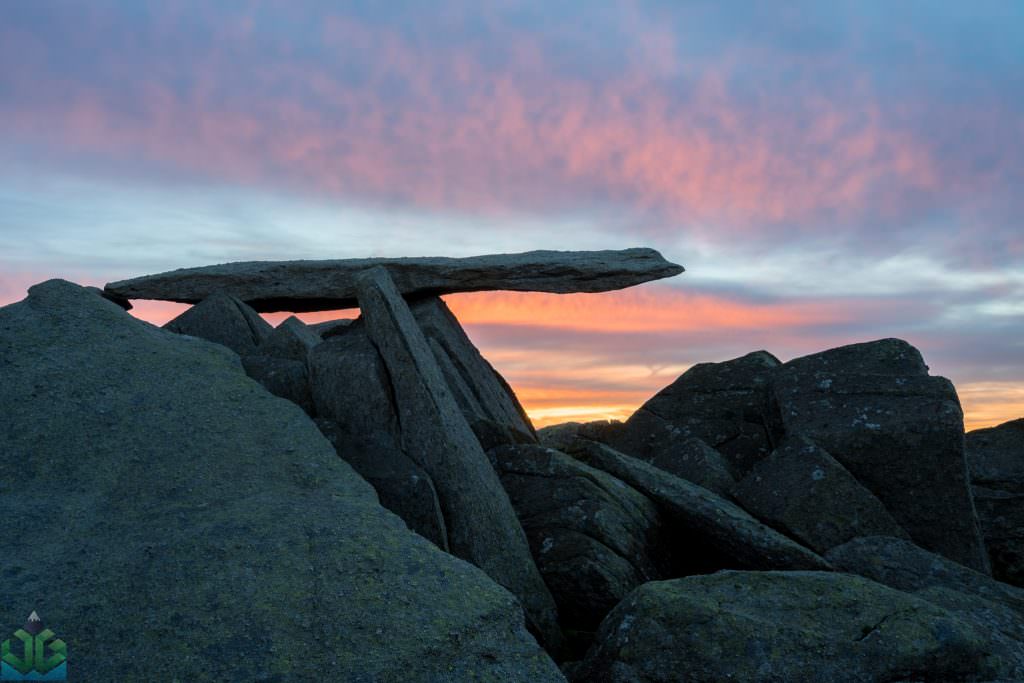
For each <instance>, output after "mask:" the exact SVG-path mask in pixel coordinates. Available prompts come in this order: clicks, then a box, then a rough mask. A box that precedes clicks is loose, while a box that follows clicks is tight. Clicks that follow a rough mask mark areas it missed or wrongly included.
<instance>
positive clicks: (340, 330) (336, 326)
mask: <svg viewBox="0 0 1024 683" xmlns="http://www.w3.org/2000/svg"><path fill="white" fill-rule="evenodd" d="M354 321H355V318H338V319H337V320H325V321H324V322H322V323H313V324H312V325H310V326H309V327H310V329H311V330H313V331H314V332H316V333H317V334H319V335H320V338H321V339H327V338H328V337H333V336H335V335H337V334H345V329H346V328H347V327H348V326H349V325H351V324H352V323H353V322H354Z"/></svg>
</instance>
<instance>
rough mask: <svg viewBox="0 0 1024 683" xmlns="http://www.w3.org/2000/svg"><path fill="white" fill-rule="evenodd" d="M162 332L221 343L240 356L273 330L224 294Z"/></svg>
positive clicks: (173, 321) (220, 293) (184, 316)
mask: <svg viewBox="0 0 1024 683" xmlns="http://www.w3.org/2000/svg"><path fill="white" fill-rule="evenodd" d="M164 329H166V330H170V331H171V332H177V333H178V334H187V335H190V336H193V337H200V338H201V339H206V340H207V341H212V342H216V343H218V344H223V345H224V346H226V347H228V348H229V349H231V350H232V351H234V352H235V353H237V354H238V355H239V356H245V355H248V354H250V353H252V352H253V351H255V350H256V347H257V346H259V345H260V344H261V343H262V342H263V340H264V339H266V338H267V337H268V336H270V334H271V332H273V330H274V328H273V327H271V325H270V323H268V322H267V321H266V320H264V319H263V318H261V317H260V316H259V314H258V313H257V312H256V311H254V310H252V309H251V308H250V307H248V306H246V305H245V304H244V303H242V302H241V301H239V300H238V299H236V298H234V297H232V296H229V295H227V294H224V293H223V292H217V293H213V294H211V295H210V296H209V297H208V298H205V299H203V301H201V302H200V303H198V304H196V305H195V306H193V307H192V308H190V309H188V310H187V311H185V312H184V313H182V314H181V315H179V316H178V317H177V318H175V319H174V320H172V321H170V322H169V323H167V324H166V325H164Z"/></svg>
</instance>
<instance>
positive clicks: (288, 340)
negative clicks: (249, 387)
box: [242, 316, 320, 416]
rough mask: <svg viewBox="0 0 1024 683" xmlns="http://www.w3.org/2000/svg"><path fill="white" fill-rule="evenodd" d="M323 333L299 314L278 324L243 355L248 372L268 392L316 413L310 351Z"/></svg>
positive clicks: (243, 363)
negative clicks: (258, 343)
mask: <svg viewBox="0 0 1024 683" xmlns="http://www.w3.org/2000/svg"><path fill="white" fill-rule="evenodd" d="M319 343H320V336H319V335H318V334H316V333H315V332H313V331H312V330H310V329H309V328H308V327H307V326H306V324H305V323H303V322H302V321H301V320H299V319H298V318H296V317H295V316H291V317H289V318H288V319H287V320H285V321H284V322H282V323H281V324H280V325H278V326H277V327H276V328H275V329H274V330H273V331H272V332H271V333H270V334H269V335H267V336H266V338H264V339H263V340H262V341H261V342H260V345H259V346H257V347H256V348H255V349H254V350H253V351H252V353H251V355H247V356H243V357H242V365H243V367H245V372H246V374H247V375H249V376H250V377H252V378H253V379H254V380H256V381H257V382H259V383H260V384H262V385H263V386H264V388H266V390H267V391H269V392H270V393H272V394H274V395H275V396H280V397H281V398H286V399H288V400H289V401H291V402H292V403H295V404H297V405H298V406H300V407H301V408H302V409H303V410H305V411H306V413H307V414H309V415H311V416H312V415H315V414H316V411H315V408H314V406H313V397H312V395H311V394H310V389H309V370H308V367H307V360H308V358H309V352H310V350H312V348H313V347H314V346H316V345H317V344H319Z"/></svg>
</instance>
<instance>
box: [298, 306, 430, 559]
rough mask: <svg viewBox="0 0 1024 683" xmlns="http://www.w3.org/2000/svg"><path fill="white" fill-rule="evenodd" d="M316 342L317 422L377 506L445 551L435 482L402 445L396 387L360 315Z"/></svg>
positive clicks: (312, 367) (312, 371)
mask: <svg viewBox="0 0 1024 683" xmlns="http://www.w3.org/2000/svg"><path fill="white" fill-rule="evenodd" d="M347 330H348V331H347V332H346V334H344V335H340V336H335V337H331V338H329V339H327V340H326V341H324V342H323V343H321V344H319V345H317V346H316V347H315V348H314V349H313V351H312V353H310V357H309V368H310V375H311V380H310V384H311V387H312V396H313V402H314V404H315V405H316V412H317V415H319V417H318V418H317V426H318V427H320V431H322V432H323V433H324V435H325V436H326V437H327V439H328V440H329V441H330V442H331V443H332V444H333V445H334V447H335V449H336V450H337V452H338V455H339V456H341V458H342V459H343V460H345V462H347V463H348V464H350V465H351V466H352V467H353V469H355V471H356V472H358V473H359V474H360V475H361V476H362V477H363V478H364V479H366V480H367V481H368V482H370V484H371V485H372V486H373V488H374V489H376V491H377V495H378V496H379V497H380V502H381V505H383V506H384V507H386V508H387V509H388V510H391V511H392V512H394V513H395V514H396V515H398V516H399V517H401V518H402V519H403V520H405V523H406V524H408V525H409V528H410V529H412V530H413V531H415V532H416V533H418V534H420V535H421V536H423V537H424V538H427V539H429V540H431V541H433V542H434V543H435V544H436V545H437V546H438V547H439V548H441V549H442V550H448V549H449V547H448V532H447V530H446V529H445V524H444V516H443V515H442V514H441V507H440V502H439V500H438V497H437V491H436V489H435V488H434V484H433V481H432V480H431V478H430V475H428V474H427V473H426V472H425V471H424V470H423V468H422V467H420V466H419V465H417V464H416V463H415V462H413V461H412V459H411V458H409V456H408V455H406V454H405V452H404V451H403V450H402V435H401V431H400V426H399V422H398V412H397V408H396V406H395V403H394V389H393V388H392V386H391V378H390V377H389V375H388V371H387V368H386V367H385V366H384V360H383V359H382V358H381V357H380V353H378V352H377V348H376V347H375V346H374V345H373V342H371V341H370V338H369V336H368V335H367V333H366V327H365V325H364V324H363V321H357V322H356V323H354V324H352V325H351V326H349V327H348V328H347Z"/></svg>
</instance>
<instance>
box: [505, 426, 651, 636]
mask: <svg viewBox="0 0 1024 683" xmlns="http://www.w3.org/2000/svg"><path fill="white" fill-rule="evenodd" d="M488 456H489V457H490V458H491V462H492V463H494V466H495V469H496V470H497V471H498V474H499V475H500V476H501V483H502V485H503V486H504V487H505V490H506V491H508V493H509V498H510V499H511V500H512V505H513V506H514V507H515V509H516V514H518V515H519V519H520V521H521V522H522V524H523V529H524V530H525V531H526V535H527V537H528V538H529V540H530V549H531V550H532V551H533V556H534V557H535V558H536V559H537V566H538V567H539V568H540V571H541V575H542V576H543V577H544V581H545V583H547V585H548V587H549V588H550V589H551V593H552V595H554V597H555V601H556V603H557V604H558V613H559V616H560V618H561V622H562V625H563V627H565V628H566V629H568V630H569V631H571V632H574V633H585V634H587V636H586V637H585V639H586V640H589V638H590V637H592V635H593V632H594V631H596V630H597V626H598V624H600V623H601V619H603V618H604V616H605V615H606V614H607V613H608V612H609V611H610V610H611V609H612V608H613V607H614V606H615V605H616V604H618V602H619V601H620V600H621V599H622V598H624V597H625V596H626V595H627V594H628V593H629V592H630V591H632V590H633V589H634V588H636V587H637V586H639V585H640V584H641V583H644V582H646V581H650V580H653V579H656V578H661V576H660V571H659V567H658V557H657V555H656V553H657V552H658V545H659V540H660V539H659V534H660V531H661V528H660V527H661V520H660V518H659V515H658V511H657V508H656V507H655V506H654V504H653V503H651V501H650V500H648V499H647V498H646V497H644V496H643V495H641V494H640V493H637V492H636V491H635V490H633V489H632V488H630V487H629V486H626V485H625V484H624V483H622V482H621V481H620V480H618V479H616V478H615V477H612V476H611V475H609V474H606V473H605V472H602V471H600V470H596V469H594V468H592V467H588V466H587V465H584V464H583V463H581V462H579V461H577V460H575V459H573V458H571V457H569V456H568V455H566V454H564V453H560V452H558V451H556V450H553V449H550V448H545V447H544V446H539V445H530V444H521V445H508V446H499V447H497V448H494V449H492V450H490V451H488ZM577 640H580V637H579V636H577ZM587 644H589V642H587ZM580 654H582V653H580Z"/></svg>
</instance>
